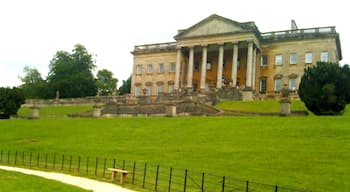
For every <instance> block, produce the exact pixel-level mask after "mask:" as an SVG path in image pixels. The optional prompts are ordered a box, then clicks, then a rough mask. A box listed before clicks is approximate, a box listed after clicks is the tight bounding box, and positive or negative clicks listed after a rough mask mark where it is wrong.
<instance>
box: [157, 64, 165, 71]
mask: <svg viewBox="0 0 350 192" xmlns="http://www.w3.org/2000/svg"><path fill="white" fill-rule="evenodd" d="M158 73H164V64H163V63H161V64H159V69H158Z"/></svg>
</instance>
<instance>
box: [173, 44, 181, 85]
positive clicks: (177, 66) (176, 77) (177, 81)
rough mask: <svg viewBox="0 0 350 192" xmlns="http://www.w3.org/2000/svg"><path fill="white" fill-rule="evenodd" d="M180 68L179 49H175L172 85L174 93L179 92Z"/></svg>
mask: <svg viewBox="0 0 350 192" xmlns="http://www.w3.org/2000/svg"><path fill="white" fill-rule="evenodd" d="M180 68H181V48H177V53H176V64H175V83H174V89H175V90H176V91H178V90H179V81H180Z"/></svg>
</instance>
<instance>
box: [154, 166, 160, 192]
mask: <svg viewBox="0 0 350 192" xmlns="http://www.w3.org/2000/svg"><path fill="white" fill-rule="evenodd" d="M158 174H159V165H157V172H156V183H155V187H154V190H155V191H157V188H158Z"/></svg>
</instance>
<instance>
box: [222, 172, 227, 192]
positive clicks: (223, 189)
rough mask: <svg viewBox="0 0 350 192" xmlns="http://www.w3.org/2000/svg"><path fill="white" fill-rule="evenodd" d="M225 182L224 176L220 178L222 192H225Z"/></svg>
mask: <svg viewBox="0 0 350 192" xmlns="http://www.w3.org/2000/svg"><path fill="white" fill-rule="evenodd" d="M225 180H226V177H225V176H223V177H222V190H221V191H222V192H225Z"/></svg>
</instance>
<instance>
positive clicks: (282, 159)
mask: <svg viewBox="0 0 350 192" xmlns="http://www.w3.org/2000/svg"><path fill="white" fill-rule="evenodd" d="M349 122H350V115H349V113H346V115H344V116H337V117H328V116H326V117H316V116H311V117H310V116H309V117H284V118H283V117H179V118H116V119H40V120H10V121H0V132H1V134H0V149H3V150H4V151H6V150H11V151H15V150H19V151H21V150H24V151H33V152H36V151H39V152H57V153H66V154H71V155H85V156H86V155H94V156H98V157H114V158H118V159H127V160H136V161H146V162H149V163H154V164H160V165H162V166H174V167H182V168H188V169H190V170H194V171H205V172H209V173H215V174H217V175H226V176H232V177H236V178H242V179H249V180H254V181H258V182H263V183H271V184H279V185H287V186H292V187H298V188H306V189H311V190H313V191H320V192H323V191H324V192H326V191H346V190H348V189H350V174H347V173H349V172H350V166H349V164H348V162H350V153H349V151H350V128H349V127H350V123H349Z"/></svg>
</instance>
